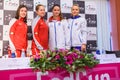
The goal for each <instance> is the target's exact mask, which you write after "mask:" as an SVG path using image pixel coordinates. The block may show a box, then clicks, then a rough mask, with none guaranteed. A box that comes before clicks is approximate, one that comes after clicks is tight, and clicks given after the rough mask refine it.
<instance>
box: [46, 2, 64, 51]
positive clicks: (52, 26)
mask: <svg viewBox="0 0 120 80" xmlns="http://www.w3.org/2000/svg"><path fill="white" fill-rule="evenodd" d="M52 13H53V15H52V16H51V17H50V18H49V20H48V25H49V48H50V49H51V50H54V49H65V48H66V45H65V32H64V26H65V24H64V23H65V20H62V19H63V18H62V14H61V9H60V6H59V5H57V4H55V5H54V6H53V7H52Z"/></svg>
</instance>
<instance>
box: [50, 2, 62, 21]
mask: <svg viewBox="0 0 120 80" xmlns="http://www.w3.org/2000/svg"><path fill="white" fill-rule="evenodd" d="M56 6H57V7H59V8H60V5H58V4H54V6H53V7H52V8H51V9H52V10H53V9H54V7H56ZM59 16H60V20H62V19H63V15H62V13H61V8H60V14H59Z"/></svg>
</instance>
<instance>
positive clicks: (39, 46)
mask: <svg viewBox="0 0 120 80" xmlns="http://www.w3.org/2000/svg"><path fill="white" fill-rule="evenodd" d="M39 19H40V17H39V16H37V17H36V18H35V19H34V21H33V23H32V33H33V40H34V41H35V44H36V46H37V48H38V49H43V47H42V45H41V44H39V42H38V41H37V39H36V38H35V36H34V29H35V26H36V24H37V22H38V20H39Z"/></svg>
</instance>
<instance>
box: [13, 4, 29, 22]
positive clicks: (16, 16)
mask: <svg viewBox="0 0 120 80" xmlns="http://www.w3.org/2000/svg"><path fill="white" fill-rule="evenodd" d="M21 8H26V9H28V8H27V6H25V5H19V7H18V8H17V11H16V15H15V18H16V19H19V17H20V15H19V14H20V9H21ZM24 22H25V23H27V15H26V17H25V18H24Z"/></svg>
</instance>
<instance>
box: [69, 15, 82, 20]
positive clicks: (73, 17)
mask: <svg viewBox="0 0 120 80" xmlns="http://www.w3.org/2000/svg"><path fill="white" fill-rule="evenodd" d="M79 17H81V16H80V15H77V16H71V19H77V18H79Z"/></svg>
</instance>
